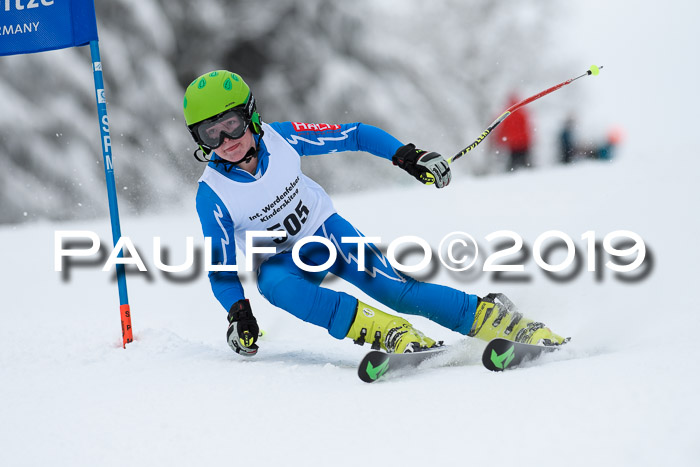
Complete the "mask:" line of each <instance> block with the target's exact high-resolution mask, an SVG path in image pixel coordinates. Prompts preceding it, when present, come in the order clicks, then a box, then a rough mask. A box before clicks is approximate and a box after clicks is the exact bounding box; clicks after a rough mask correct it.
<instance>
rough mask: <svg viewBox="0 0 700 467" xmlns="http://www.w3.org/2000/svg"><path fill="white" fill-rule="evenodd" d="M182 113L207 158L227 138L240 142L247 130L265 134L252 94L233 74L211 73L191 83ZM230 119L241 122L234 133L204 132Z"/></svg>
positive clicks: (222, 71) (186, 91)
mask: <svg viewBox="0 0 700 467" xmlns="http://www.w3.org/2000/svg"><path fill="white" fill-rule="evenodd" d="M183 111H184V114H185V122H186V123H187V128H188V129H189V131H190V134H191V135H192V138H193V139H194V141H195V142H196V143H197V144H198V145H199V148H200V149H201V150H202V151H203V152H204V154H209V153H210V152H211V151H212V150H213V149H216V148H217V147H219V146H220V145H221V144H222V143H223V140H224V136H228V137H229V138H232V139H236V138H240V137H241V136H243V134H244V133H245V130H246V129H247V128H248V127H250V128H251V130H252V131H253V133H255V134H262V128H261V122H260V114H259V113H258V112H257V110H256V106H255V97H253V93H252V92H251V91H250V88H249V87H248V85H247V84H246V83H245V81H243V78H241V77H240V76H239V75H237V74H236V73H232V72H230V71H226V70H216V71H211V72H208V73H205V74H203V75H201V76H199V77H198V78H197V79H195V80H194V81H192V83H190V85H189V86H188V87H187V89H186V90H185V98H184V101H183ZM229 116H235V117H237V118H240V123H241V125H234V126H235V128H234V129H233V130H232V131H231V132H227V131H221V132H220V134H219V133H217V134H216V135H214V136H213V137H212V136H211V135H210V134H209V133H207V132H206V131H205V130H206V129H207V127H208V126H211V125H215V124H216V123H217V122H218V121H220V120H221V119H225V118H228V117H229ZM195 153H196V151H195ZM195 157H196V154H195Z"/></svg>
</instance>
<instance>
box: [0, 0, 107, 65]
mask: <svg viewBox="0 0 700 467" xmlns="http://www.w3.org/2000/svg"><path fill="white" fill-rule="evenodd" d="M96 40H97V20H96V18H95V4H94V0H0V55H15V54H28V53H34V52H43V51H45V50H54V49H63V48H66V47H75V46H81V45H87V44H88V43H89V42H90V41H96Z"/></svg>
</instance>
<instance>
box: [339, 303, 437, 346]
mask: <svg viewBox="0 0 700 467" xmlns="http://www.w3.org/2000/svg"><path fill="white" fill-rule="evenodd" d="M347 337H349V338H350V339H352V340H354V341H355V344H359V345H363V344H364V343H365V342H371V343H372V349H373V350H379V349H384V350H386V351H387V352H388V353H408V352H418V351H420V350H425V349H429V348H431V347H434V346H435V345H436V343H435V341H434V340H432V339H431V338H429V337H426V336H425V335H424V334H423V333H422V332H420V331H419V330H417V329H415V328H414V327H413V326H412V325H411V323H409V322H408V321H406V320H405V319H403V318H399V317H398V316H393V315H390V314H388V313H384V312H383V311H381V310H378V309H376V308H374V307H373V306H370V305H367V304H366V303H362V302H361V301H359V300H358V301H357V311H356V312H355V320H354V321H353V323H352V325H351V326H350V331H348V335H347ZM438 345H439V344H438Z"/></svg>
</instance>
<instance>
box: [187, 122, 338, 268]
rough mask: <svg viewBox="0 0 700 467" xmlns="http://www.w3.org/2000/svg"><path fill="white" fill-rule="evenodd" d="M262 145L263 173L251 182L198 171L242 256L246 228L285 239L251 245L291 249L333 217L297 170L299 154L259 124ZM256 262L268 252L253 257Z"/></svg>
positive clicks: (317, 189)
mask: <svg viewBox="0 0 700 467" xmlns="http://www.w3.org/2000/svg"><path fill="white" fill-rule="evenodd" d="M262 127H263V131H264V132H265V134H264V136H263V141H264V142H265V147H267V150H268V152H269V153H270V156H269V157H270V158H269V160H268V164H267V170H266V171H265V173H264V174H263V175H262V176H261V177H260V178H259V179H257V180H255V181H252V182H247V183H246V182H236V181H233V180H231V179H229V178H227V177H226V176H224V175H222V174H220V173H219V172H217V171H216V170H214V169H212V168H211V167H207V168H206V169H204V173H203V174H202V177H201V178H200V179H199V181H200V182H204V183H206V184H207V185H209V187H210V188H211V189H212V190H213V191H214V192H215V193H216V194H217V195H218V196H219V198H220V199H221V201H222V202H223V203H224V204H225V205H226V209H228V212H229V213H230V214H231V218H232V220H233V225H234V228H235V234H234V235H235V238H236V244H237V245H238V247H239V248H240V249H241V250H242V251H243V253H244V254H246V232H247V231H249V230H254V231H260V230H283V231H285V232H286V233H287V236H286V237H285V238H256V239H255V241H254V246H256V247H276V248H277V252H278V253H279V252H282V251H286V250H291V249H292V247H293V246H294V244H295V243H296V242H297V241H298V240H299V239H301V238H303V237H308V236H310V235H313V234H314V232H316V230H318V228H319V227H320V226H321V224H323V222H324V221H325V220H326V219H328V217H329V216H331V215H332V214H334V213H335V208H334V207H333V202H332V201H331V199H330V197H329V196H328V194H327V193H326V192H325V191H324V189H323V188H321V186H320V185H319V184H318V183H316V182H314V181H313V180H311V179H310V178H309V177H307V176H306V175H304V174H303V173H302V172H301V161H300V157H299V154H298V153H297V152H296V151H295V150H294V149H293V148H292V147H291V146H290V145H289V143H288V142H287V141H285V139H284V138H282V136H280V134H279V133H277V132H276V131H275V130H273V129H272V127H271V126H270V125H268V124H266V123H263V124H262ZM256 255H257V257H256V258H257V261H255V263H256V264H260V263H261V262H262V261H264V260H265V259H267V258H269V257H270V256H272V255H273V254H272V253H263V254H256Z"/></svg>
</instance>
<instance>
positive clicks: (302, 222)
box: [197, 122, 478, 339]
mask: <svg viewBox="0 0 700 467" xmlns="http://www.w3.org/2000/svg"><path fill="white" fill-rule="evenodd" d="M262 127H263V131H264V136H263V137H262V138H261V139H260V143H259V152H258V165H257V170H256V173H255V175H251V174H250V173H248V172H246V171H244V170H242V169H240V168H238V167H235V166H234V167H233V168H231V167H230V166H229V167H228V168H227V167H225V166H224V164H216V163H214V162H210V163H209V164H208V165H207V167H206V169H205V170H204V173H203V174H202V177H201V178H200V180H199V189H198V191H197V212H198V214H199V219H200V221H201V223H202V230H203V232H204V236H205V237H209V238H211V242H212V256H211V261H212V263H211V264H213V265H224V266H231V265H235V264H236V245H238V246H239V248H241V249H242V250H243V251H244V253H245V244H246V240H245V235H246V231H268V230H270V231H284V232H285V233H286V236H285V237H269V238H268V237H265V238H262V237H258V238H256V239H255V247H256V248H258V247H275V248H276V251H277V253H275V254H271V253H267V254H257V253H256V255H255V256H256V259H258V262H257V267H256V269H255V270H256V273H257V280H258V290H259V291H260V293H261V294H262V295H263V296H264V297H265V298H266V299H267V300H269V301H270V303H272V304H273V305H275V306H278V307H280V308H282V309H284V310H286V311H288V312H290V313H292V314H293V315H295V316H297V317H298V318H300V319H302V320H304V321H307V322H309V323H313V324H315V325H318V326H321V327H323V328H326V329H327V330H328V332H329V333H330V334H331V335H332V336H333V337H335V338H338V339H342V338H344V337H345V336H346V335H347V333H348V330H349V329H350V325H351V324H352V321H353V319H354V316H355V310H356V308H357V299H356V298H354V297H353V296H351V295H349V294H347V293H344V292H338V291H335V290H332V289H328V288H325V287H321V286H320V284H321V282H322V281H323V279H324V277H325V276H326V275H327V274H328V273H329V272H330V273H332V274H334V275H336V276H339V277H341V278H343V279H345V280H346V281H348V282H350V283H351V284H353V285H355V286H356V287H358V288H359V289H360V290H362V291H364V292H365V293H366V294H367V295H369V296H370V297H372V298H373V299H375V300H377V301H379V302H380V303H382V304H384V305H385V306H387V307H388V308H391V309H393V310H395V311H398V312H400V313H407V314H415V315H421V316H425V317H427V318H429V319H431V320H433V321H435V322H437V323H438V324H441V325H443V326H445V327H447V328H448V329H451V330H454V331H457V332H460V333H462V334H467V333H468V332H469V331H470V329H471V326H472V323H473V321H474V314H475V311H476V304H477V300H478V298H477V296H476V295H469V294H466V293H464V292H461V291H458V290H455V289H452V288H450V287H445V286H440V285H435V284H430V283H426V282H420V281H416V280H415V279H413V278H411V277H408V276H406V275H405V274H402V273H400V272H398V271H396V270H394V269H393V268H392V266H391V265H390V263H389V261H388V260H387V259H386V257H384V255H383V254H382V253H381V252H380V250H379V249H378V248H377V247H376V246H374V245H372V244H371V243H368V244H366V245H364V246H363V248H364V249H365V255H364V257H365V268H364V270H363V271H358V270H357V269H358V268H357V263H356V262H355V261H356V260H355V259H356V258H357V257H358V251H357V249H358V245H357V244H356V243H341V241H340V239H341V238H342V237H360V236H363V235H362V234H361V233H360V232H359V231H358V230H357V229H356V228H355V227H353V226H352V225H351V224H350V223H349V222H348V221H347V220H345V219H344V218H343V217H341V216H340V215H339V214H338V213H337V212H336V210H335V208H334V207H333V203H332V201H331V199H330V197H329V196H328V195H327V194H326V192H325V191H324V190H323V188H321V187H320V186H319V185H318V184H317V183H316V182H314V181H313V180H311V179H310V178H308V177H307V176H305V175H304V174H303V173H302V172H301V164H300V157H301V156H308V155H318V154H328V153H334V152H342V151H365V152H369V153H371V154H374V155H376V156H379V157H383V158H385V159H389V160H391V157H392V156H393V155H394V153H395V152H396V150H397V149H398V148H399V147H401V146H402V143H401V142H400V141H398V140H397V139H396V138H394V137H393V136H391V135H389V134H388V133H386V132H385V131H383V130H381V129H379V128H376V127H373V126H371V125H366V124H362V123H347V124H342V125H329V124H309V123H298V122H275V123H271V124H266V123H263V124H262ZM256 139H257V136H256ZM212 158H213V160H217V159H218V156H217V155H216V154H215V153H213V154H212ZM311 235H314V236H320V237H325V238H326V239H328V240H329V241H330V242H331V243H332V244H333V245H334V246H335V248H336V250H337V258H336V260H335V262H334V263H333V264H332V265H331V266H330V267H329V268H327V269H326V270H324V271H322V272H307V271H304V270H302V269H301V268H299V267H298V266H296V265H295V264H294V261H293V260H292V253H291V251H292V247H293V246H294V244H295V243H296V242H297V241H298V240H299V239H301V238H304V237H308V236H311ZM299 253H300V258H301V260H302V261H303V262H304V263H305V264H307V265H322V264H325V263H326V261H327V259H328V258H329V251H328V248H327V247H326V246H324V245H320V244H318V243H308V244H306V245H304V246H302V247H301V249H300V252H299ZM209 280H210V282H211V287H212V290H213V292H214V295H215V296H216V298H217V299H218V300H219V302H220V303H221V305H222V306H223V307H224V309H226V310H229V309H230V307H231V305H233V304H234V303H235V302H237V301H238V300H240V299H242V298H244V292H243V287H242V285H241V283H240V280H239V278H238V275H237V273H236V272H233V271H213V272H210V273H209Z"/></svg>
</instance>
